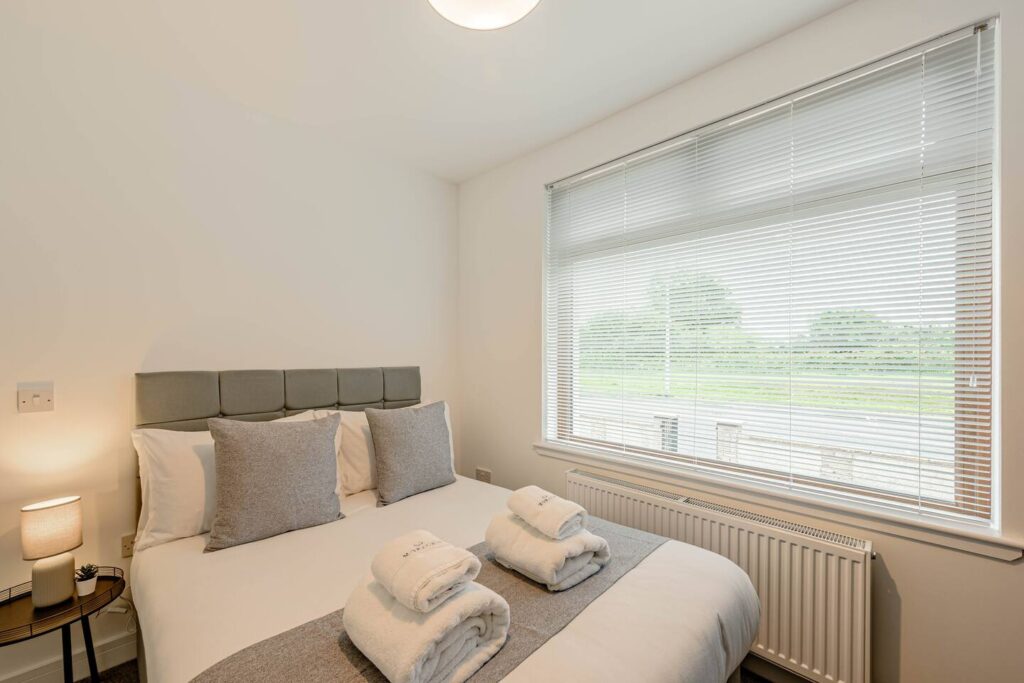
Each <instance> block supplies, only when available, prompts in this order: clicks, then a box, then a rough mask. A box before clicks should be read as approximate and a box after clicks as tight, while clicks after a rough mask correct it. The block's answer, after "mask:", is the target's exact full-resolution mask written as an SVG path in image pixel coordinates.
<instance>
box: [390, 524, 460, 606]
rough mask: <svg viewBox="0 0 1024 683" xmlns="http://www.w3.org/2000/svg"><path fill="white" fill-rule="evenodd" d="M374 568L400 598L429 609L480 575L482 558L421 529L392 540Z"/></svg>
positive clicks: (397, 598) (402, 600) (396, 597)
mask: <svg viewBox="0 0 1024 683" xmlns="http://www.w3.org/2000/svg"><path fill="white" fill-rule="evenodd" d="M370 569H371V571H372V572H373V576H374V578H375V579H377V581H379V582H380V584H381V585H382V586H384V588H385V589H387V591H388V592H389V593H391V595H393V596H395V599H396V600H398V602H400V603H401V604H403V605H405V606H406V607H408V608H409V609H412V610H416V611H417V612H429V611H430V610H432V609H434V608H435V607H437V606H438V605H440V604H441V603H442V602H444V601H445V600H447V599H448V598H450V597H451V596H453V595H455V594H456V593H458V592H459V591H460V590H462V589H463V588H465V587H466V584H468V583H469V582H470V581H472V580H473V579H475V578H476V576H477V574H479V573H480V560H479V559H478V558H477V557H476V556H475V555H474V554H473V553H471V552H469V551H468V550H466V549H465V548H456V547H455V546H453V545H452V544H451V543H448V542H447V541H442V540H441V539H440V538H438V537H437V536H435V535H434V534H432V533H430V532H429V531H423V530H422V529H421V530H419V531H413V532H411V533H408V534H404V535H402V536H399V537H398V538H396V539H394V540H392V541H389V542H388V543H387V544H386V545H385V546H384V547H383V548H381V549H380V551H379V552H378V553H377V554H376V555H374V557H373V562H372V563H371V565H370Z"/></svg>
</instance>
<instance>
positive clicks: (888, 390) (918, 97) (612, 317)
mask: <svg viewBox="0 0 1024 683" xmlns="http://www.w3.org/2000/svg"><path fill="white" fill-rule="evenodd" d="M995 40H996V31H995V30H994V23H993V22H990V23H989V24H988V25H986V26H984V27H977V28H972V29H965V30H964V31H961V32H958V33H956V34H951V35H949V36H945V37H943V38H942V39H939V40H936V41H933V42H930V43H928V44H925V45H921V46H919V47H917V48H914V49H911V50H908V51H906V52H903V53H901V54H899V55H895V56H893V57H890V58H888V59H885V60H882V61H880V62H878V63H875V64H871V65H868V66H866V67H863V68H860V69H858V70H856V71H854V72H851V73H849V74H846V75H844V76H841V77H839V78H835V79H832V80H830V81H828V82H825V83H821V84H819V85H816V86H814V87H811V88H807V89H805V90H802V91H800V92H797V93H794V94H792V95H789V96H787V97H784V98H781V99H779V100H776V101H774V102H770V103H768V104H766V105H762V106H760V107H758V108H756V109H753V110H751V111H748V112H745V113H743V114H740V115H737V116H734V117H732V118H730V119H728V120H725V121H721V122H718V123H716V124H713V125H710V126H707V127H704V128H701V129H698V130H695V131H692V132H690V133H687V134H684V135H682V136H679V137H678V138H676V139H673V140H670V141H668V142H665V143H662V144H660V145H658V146H656V147H653V148H650V149H647V150H644V151H641V152H638V153H636V154H633V155H631V156H629V157H625V158H623V159H620V160H617V161H615V162H612V163H609V164H607V165H605V166H603V167H600V168H598V169H594V170H591V171H588V172H586V173H582V174H580V175H578V176H575V177H573V178H569V179H567V180H564V181H560V182H558V183H555V184H553V185H551V186H549V188H548V202H549V205H548V226H547V240H546V250H547V254H546V256H547V261H546V263H547V265H546V273H545V278H546V279H545V292H546V293H545V298H546V304H545V328H544V329H545V418H544V431H545V438H546V439H547V441H549V442H555V443H561V444H563V445H571V446H576V447H586V448H592V449H600V450H602V451H604V452H606V453H612V454H618V455H621V456H622V457H624V458H630V459H634V460H641V461H647V460H653V461H656V462H658V463H659V464H672V465H678V466H680V467H684V468H701V469H705V468H714V469H715V470H717V471H719V472H726V473H729V474H730V475H733V476H737V477H743V478H746V479H754V480H757V481H760V482H764V483H765V484H767V485H774V486H783V487H786V488H789V489H803V490H809V491H814V492H817V493H825V494H828V495H833V496H840V497H844V498H847V499H851V498H852V499H855V500H859V501H862V502H864V503H867V504H871V505H884V506H890V507H898V508H901V509H903V510H905V511H906V510H911V511H915V512H919V513H922V514H934V515H945V516H957V517H968V518H974V519H981V520H988V519H990V518H991V516H992V509H993V508H992V504H993V501H992V412H993V406H992V401H993V396H992V372H993V368H992V362H993V358H992V322H993V320H992V316H993V301H992V297H993V288H992V282H993V272H992V268H993V259H992V241H993V240H992V196H993V157H994V149H995V137H994V129H995V125H994V122H995V96H996V92H995V91H996V78H995Z"/></svg>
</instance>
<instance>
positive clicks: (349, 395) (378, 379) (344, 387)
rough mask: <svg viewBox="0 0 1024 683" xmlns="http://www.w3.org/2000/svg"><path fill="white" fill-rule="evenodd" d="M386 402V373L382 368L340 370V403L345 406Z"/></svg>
mask: <svg viewBox="0 0 1024 683" xmlns="http://www.w3.org/2000/svg"><path fill="white" fill-rule="evenodd" d="M383 400H384V371H383V370H382V369H381V368H342V369H339V370H338V403H340V404H341V405H343V406H348V405H361V404H366V403H380V402H382V401H383Z"/></svg>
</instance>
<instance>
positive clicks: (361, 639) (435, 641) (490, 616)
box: [342, 576, 509, 683]
mask: <svg viewBox="0 0 1024 683" xmlns="http://www.w3.org/2000/svg"><path fill="white" fill-rule="evenodd" d="M342 621H343V622H344V624H345V631H346V632H347V633H348V636H349V638H351V639H352V642H353V643H354V644H355V646H356V647H358V648H359V650H360V651H361V652H362V653H363V654H364V655H366V657H367V659H369V660H370V661H371V662H373V663H374V664H375V665H376V666H377V668H378V669H380V671H381V673H383V674H384V676H385V677H386V678H387V679H388V680H389V681H391V683H419V682H420V681H423V682H428V681H430V682H432V681H453V682H454V683H461V681H464V680H466V679H467V678H469V677H470V676H472V675H473V674H474V673H475V672H476V670H477V669H479V668H480V667H481V666H483V665H484V663H486V662H487V660H489V659H490V658H491V657H493V656H494V654H495V653H496V652H497V651H498V650H500V649H501V646H502V645H504V644H505V639H506V638H508V626H509V609H508V603H507V602H505V599H504V598H503V597H501V596H500V595H498V594H497V593H495V592H494V591H492V590H491V589H490V588H486V587H484V586H481V585H480V584H478V583H470V584H469V585H467V586H466V587H465V588H464V589H463V590H462V591H460V592H459V593H458V594H456V595H454V596H452V598H451V599H449V600H446V601H445V602H444V603H443V604H441V605H439V606H438V607H437V609H435V610H433V611H432V612H429V613H426V614H425V613H423V612H414V611H413V610H410V609H408V608H406V607H405V606H403V605H402V604H400V603H399V602H398V601H397V600H395V598H394V596H393V595H391V593H389V592H388V591H387V590H386V589H385V588H384V586H382V585H380V583H378V582H377V581H374V580H373V577H372V576H368V577H367V578H366V579H365V580H364V581H363V582H362V583H360V584H359V585H358V586H356V589H355V590H354V591H353V592H352V595H351V596H350V597H349V599H348V603H347V604H346V605H345V611H344V613H343V614H342Z"/></svg>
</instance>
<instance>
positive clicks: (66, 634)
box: [60, 624, 75, 683]
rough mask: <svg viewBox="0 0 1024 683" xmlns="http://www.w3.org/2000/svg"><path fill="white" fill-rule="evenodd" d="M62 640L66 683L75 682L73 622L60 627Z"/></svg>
mask: <svg viewBox="0 0 1024 683" xmlns="http://www.w3.org/2000/svg"><path fill="white" fill-rule="evenodd" d="M60 642H61V648H62V649H63V650H64V683H75V673H74V669H73V668H72V666H71V664H72V662H71V624H64V625H63V626H61V627H60Z"/></svg>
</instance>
